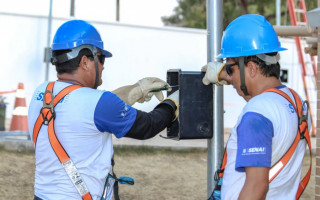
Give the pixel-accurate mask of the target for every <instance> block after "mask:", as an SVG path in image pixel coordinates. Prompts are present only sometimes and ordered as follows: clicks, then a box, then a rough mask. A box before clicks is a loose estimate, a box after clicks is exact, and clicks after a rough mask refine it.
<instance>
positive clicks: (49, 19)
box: [45, 0, 52, 81]
mask: <svg viewBox="0 0 320 200" xmlns="http://www.w3.org/2000/svg"><path fill="white" fill-rule="evenodd" d="M51 24H52V0H50V9H49V17H48V38H47V48H46V53H47V58H48V48H49V47H50V41H51ZM48 80H49V59H46V76H45V81H48Z"/></svg>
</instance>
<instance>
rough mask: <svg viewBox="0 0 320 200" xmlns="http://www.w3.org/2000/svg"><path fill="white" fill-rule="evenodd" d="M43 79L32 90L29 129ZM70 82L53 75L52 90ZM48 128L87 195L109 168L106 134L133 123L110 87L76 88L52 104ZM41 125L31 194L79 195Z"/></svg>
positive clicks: (132, 113) (95, 191)
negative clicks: (50, 125) (75, 172)
mask: <svg viewBox="0 0 320 200" xmlns="http://www.w3.org/2000/svg"><path fill="white" fill-rule="evenodd" d="M47 84H48V82H47V83H43V84H41V85H40V86H39V87H38V88H37V89H36V90H35V92H34V95H33V97H32V99H31V102H30V106H29V113H28V120H29V127H30V135H31V138H32V134H33V128H34V125H35V122H36V119H37V117H38V116H39V114H40V109H41V108H42V104H43V102H42V101H43V94H44V91H45V89H46V86H47ZM69 85H71V83H64V82H59V81H56V83H55V85H54V88H53V95H54V96H55V95H56V94H57V93H58V92H60V91H61V90H62V89H64V88H65V87H67V86H69ZM55 113H56V118H55V120H54V128H55V132H56V135H57V138H58V140H59V141H60V143H61V144H62V146H63V147H64V149H65V150H66V152H67V153H68V155H69V156H70V158H71V159H72V160H73V162H74V163H75V166H76V167H77V169H78V171H79V172H80V174H81V176H82V178H83V180H84V182H85V184H86V185H87V187H88V189H89V191H90V194H91V195H92V197H93V199H100V198H101V195H102V192H103V189H104V184H105V180H106V177H107V175H108V173H109V172H110V170H111V158H112V155H113V147H112V135H111V133H112V134H114V135H115V136H116V137H118V138H121V137H123V136H124V135H125V134H126V133H127V132H128V131H129V130H130V128H131V126H132V125H133V123H134V121H135V118H136V110H135V109H134V108H132V107H131V106H129V105H127V104H125V103H124V102H123V101H122V100H121V99H119V97H117V96H116V95H115V94H113V93H111V92H106V91H101V90H95V89H91V88H86V87H83V88H79V89H76V90H74V91H72V92H71V93H69V94H68V95H66V96H65V97H64V98H63V99H62V100H61V101H60V102H59V103H58V104H57V106H56V107H55ZM47 130H48V127H47V126H46V125H42V128H41V129H40V132H39V135H38V139H37V143H36V149H35V158H36V171H35V195H36V196H38V197H39V198H42V199H46V200H48V199H53V200H59V199H61V200H62V199H81V197H80V195H79V193H78V192H77V190H76V188H75V186H74V185H73V184H72V182H71V180H70V179H69V177H68V175H67V174H66V172H65V170H64V168H63V167H62V165H61V163H60V161H59V160H58V158H57V156H56V154H55V153H54V151H53V149H52V147H51V145H50V142H49V139H48V131H47Z"/></svg>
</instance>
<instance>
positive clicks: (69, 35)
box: [52, 20, 112, 57]
mask: <svg viewBox="0 0 320 200" xmlns="http://www.w3.org/2000/svg"><path fill="white" fill-rule="evenodd" d="M81 45H92V46H93V47H95V48H98V49H99V50H100V51H101V53H102V54H103V55H104V56H105V57H111V56H112V54H111V53H110V52H108V51H106V50H104V49H103V41H102V40H101V37H100V34H99V32H98V31H97V29H96V28H95V27H94V26H92V25H91V24H89V23H88V22H86V21H83V20H71V21H67V22H66V23H64V24H62V25H61V26H60V27H59V29H58V30H57V32H56V34H55V36H54V38H53V43H52V51H57V50H67V49H74V48H77V47H79V46H81Z"/></svg>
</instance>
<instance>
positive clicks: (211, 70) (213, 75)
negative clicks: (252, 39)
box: [201, 62, 228, 85]
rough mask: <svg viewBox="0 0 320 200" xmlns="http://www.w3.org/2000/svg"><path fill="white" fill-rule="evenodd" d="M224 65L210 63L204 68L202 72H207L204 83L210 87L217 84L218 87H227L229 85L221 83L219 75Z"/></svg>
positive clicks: (224, 82)
mask: <svg viewBox="0 0 320 200" xmlns="http://www.w3.org/2000/svg"><path fill="white" fill-rule="evenodd" d="M223 68H224V64H223V63H220V62H209V63H208V64H207V65H205V66H203V67H202V69H201V71H203V72H206V74H205V75H204V77H203V79H202V83H203V84H205V85H209V84H210V83H215V84H217V85H227V84H228V83H227V82H226V81H224V80H222V81H219V75H220V72H221V71H222V69H223Z"/></svg>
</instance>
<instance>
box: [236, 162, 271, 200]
mask: <svg viewBox="0 0 320 200" xmlns="http://www.w3.org/2000/svg"><path fill="white" fill-rule="evenodd" d="M245 170H246V181H245V183H244V186H243V188H242V190H241V192H240V195H239V200H243V199H245V200H263V199H265V198H266V196H267V192H268V190H269V180H268V175H269V173H268V172H269V168H265V167H246V168H245Z"/></svg>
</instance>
